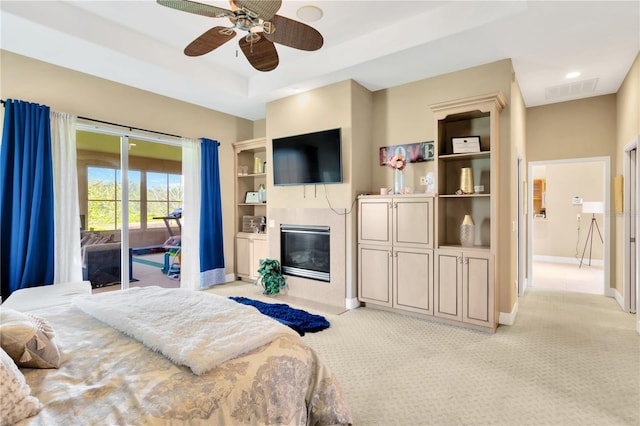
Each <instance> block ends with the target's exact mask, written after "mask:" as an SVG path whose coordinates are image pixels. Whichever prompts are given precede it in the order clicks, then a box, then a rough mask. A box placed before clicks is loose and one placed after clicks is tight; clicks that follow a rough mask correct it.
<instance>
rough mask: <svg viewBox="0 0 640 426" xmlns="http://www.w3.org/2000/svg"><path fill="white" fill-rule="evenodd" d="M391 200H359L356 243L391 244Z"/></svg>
mask: <svg viewBox="0 0 640 426" xmlns="http://www.w3.org/2000/svg"><path fill="white" fill-rule="evenodd" d="M391 205H392V204H391V199H390V198H376V199H370V200H360V203H359V209H358V242H360V243H366V244H391Z"/></svg>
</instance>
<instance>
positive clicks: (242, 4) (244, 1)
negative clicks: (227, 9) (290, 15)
mask: <svg viewBox="0 0 640 426" xmlns="http://www.w3.org/2000/svg"><path fill="white" fill-rule="evenodd" d="M231 4H233V5H234V6H236V7H239V8H240V9H246V10H250V11H251V12H254V13H255V14H256V15H258V16H257V17H258V18H260V19H262V20H263V21H269V20H270V19H271V18H272V17H273V15H275V14H276V13H278V11H279V10H280V6H282V0H231Z"/></svg>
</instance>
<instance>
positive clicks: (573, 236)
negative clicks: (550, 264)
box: [533, 162, 604, 263]
mask: <svg viewBox="0 0 640 426" xmlns="http://www.w3.org/2000/svg"><path fill="white" fill-rule="evenodd" d="M533 173H534V176H533V178H535V179H537V178H543V179H545V180H546V209H547V210H546V211H547V217H546V219H534V221H533V255H534V256H551V257H560V258H565V259H564V260H569V261H571V260H575V262H576V263H579V262H580V259H581V258H582V252H583V249H584V247H585V243H586V238H587V233H588V231H589V226H590V225H591V217H592V215H591V214H587V213H582V207H583V206H582V205H573V204H572V198H573V197H574V196H575V197H580V198H582V199H583V200H584V201H604V200H603V197H602V196H603V193H604V181H603V176H604V167H603V164H602V162H584V163H583V162H580V163H555V164H548V165H544V166H535V167H534V168H533ZM577 215H580V223H578V221H577ZM595 218H596V220H597V221H598V229H599V230H600V232H601V233H602V236H603V237H604V226H603V225H604V224H603V215H602V214H596V215H595ZM578 226H580V230H579V231H578ZM593 233H594V235H593V245H592V248H593V249H592V256H591V257H592V259H593V260H599V261H600V262H602V261H603V260H604V255H603V253H604V251H603V244H602V242H601V241H600V237H599V236H598V230H597V229H594V230H593ZM585 258H586V259H587V261H588V259H589V247H587V251H586V254H585Z"/></svg>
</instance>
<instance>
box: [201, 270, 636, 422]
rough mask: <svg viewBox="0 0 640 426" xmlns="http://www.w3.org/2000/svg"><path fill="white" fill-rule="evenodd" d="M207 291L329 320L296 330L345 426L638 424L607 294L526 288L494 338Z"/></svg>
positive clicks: (624, 342) (626, 339)
mask: <svg viewBox="0 0 640 426" xmlns="http://www.w3.org/2000/svg"><path fill="white" fill-rule="evenodd" d="M209 291H212V292H214V293H218V294H222V295H226V296H230V295H236V296H244V297H252V298H256V299H261V300H264V301H267V302H274V303H289V304H291V305H292V306H295V307H299V308H302V309H307V310H309V311H310V312H314V313H321V314H324V315H325V316H326V317H327V319H328V320H329V321H330V322H331V327H330V328H329V329H327V330H324V331H322V332H320V333H315V334H307V335H306V336H305V337H303V339H304V341H305V342H307V343H308V344H309V345H310V346H311V347H312V348H314V349H315V351H316V352H317V353H318V354H319V355H320V357H321V358H322V359H323V360H325V362H327V364H328V365H329V366H330V368H331V369H332V370H333V371H334V373H335V374H336V376H337V377H338V379H339V380H340V381H341V383H342V386H343V388H344V391H345V394H346V397H347V400H348V401H349V404H350V406H351V409H352V411H353V417H354V423H355V425H639V424H640V405H639V402H640V337H638V335H637V334H636V332H635V324H634V318H635V317H634V316H632V315H630V314H626V313H624V312H622V311H621V310H620V308H619V307H618V305H617V304H616V302H615V301H614V300H613V299H610V298H606V297H604V296H596V295H590V294H579V293H568V292H562V291H553V290H539V289H531V290H528V291H527V293H526V295H525V296H524V297H523V298H521V299H520V300H519V308H520V309H519V313H518V316H517V319H516V323H515V324H514V325H513V326H501V327H499V328H498V330H497V332H496V333H495V334H493V335H491V334H486V333H482V332H478V331H470V330H466V329H463V328H459V327H454V326H449V325H443V324H439V323H435V322H430V321H425V320H421V319H416V318H412V317H410V316H404V315H399V314H394V313H389V312H383V311H378V310H374V309H371V308H359V309H355V310H352V311H347V312H345V313H342V314H340V315H336V314H333V313H329V312H325V313H323V312H322V311H319V310H314V309H312V307H310V306H305V304H304V303H301V302H300V301H296V302H298V303H293V302H292V301H291V300H287V298H286V297H285V298H280V297H265V296H262V295H261V294H260V289H259V288H258V287H255V286H253V285H251V284H249V283H238V282H236V283H233V284H225V285H222V286H217V287H214V288H213V289H211V290H209Z"/></svg>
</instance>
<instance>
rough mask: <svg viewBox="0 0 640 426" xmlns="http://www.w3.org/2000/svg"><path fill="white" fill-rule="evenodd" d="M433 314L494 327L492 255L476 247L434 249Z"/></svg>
mask: <svg viewBox="0 0 640 426" xmlns="http://www.w3.org/2000/svg"><path fill="white" fill-rule="evenodd" d="M435 256H436V259H435V267H434V271H435V275H434V315H435V316H436V317H440V318H446V319H448V320H453V321H462V322H463V323H468V324H474V325H478V326H482V327H490V328H493V327H494V323H495V312H494V309H493V307H494V302H493V300H494V297H495V295H494V291H495V290H494V288H495V286H494V271H493V265H494V262H493V256H492V255H491V254H488V253H486V252H483V251H480V250H477V251H474V250H470V251H461V250H453V249H440V250H436V254H435Z"/></svg>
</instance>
